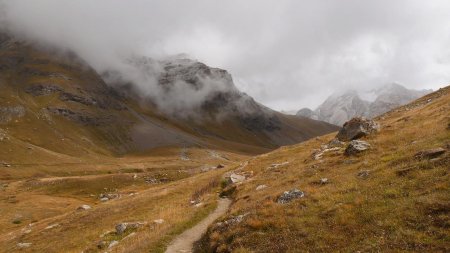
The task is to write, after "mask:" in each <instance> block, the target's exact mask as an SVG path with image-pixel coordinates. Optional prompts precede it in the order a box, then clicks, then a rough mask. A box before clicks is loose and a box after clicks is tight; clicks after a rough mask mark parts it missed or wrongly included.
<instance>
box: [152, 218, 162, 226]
mask: <svg viewBox="0 0 450 253" xmlns="http://www.w3.org/2000/svg"><path fill="white" fill-rule="evenodd" d="M153 222H154V223H156V224H158V225H161V224H163V223H164V220H163V219H157V220H153Z"/></svg>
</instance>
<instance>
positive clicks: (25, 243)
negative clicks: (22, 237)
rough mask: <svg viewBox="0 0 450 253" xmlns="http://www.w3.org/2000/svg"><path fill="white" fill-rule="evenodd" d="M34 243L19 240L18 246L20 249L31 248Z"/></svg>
mask: <svg viewBox="0 0 450 253" xmlns="http://www.w3.org/2000/svg"><path fill="white" fill-rule="evenodd" d="M31 245H32V243H31V242H19V243H18V244H17V247H18V248H20V249H25V248H29V247H31Z"/></svg>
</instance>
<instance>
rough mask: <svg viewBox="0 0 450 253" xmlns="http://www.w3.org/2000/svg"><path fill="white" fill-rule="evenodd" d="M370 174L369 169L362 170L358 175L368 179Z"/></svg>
mask: <svg viewBox="0 0 450 253" xmlns="http://www.w3.org/2000/svg"><path fill="white" fill-rule="evenodd" d="M369 174H370V173H369V171H368V170H362V171H360V172H358V174H357V176H358V177H359V178H363V179H366V178H368V177H369Z"/></svg>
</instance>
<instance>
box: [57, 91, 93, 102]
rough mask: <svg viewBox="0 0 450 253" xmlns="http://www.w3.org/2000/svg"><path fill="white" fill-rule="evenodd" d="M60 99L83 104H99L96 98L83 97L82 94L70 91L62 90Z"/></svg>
mask: <svg viewBox="0 0 450 253" xmlns="http://www.w3.org/2000/svg"><path fill="white" fill-rule="evenodd" d="M59 99H60V100H61V101H70V102H75V103H80V104H83V105H96V104H97V101H95V99H92V98H88V97H82V96H79V95H75V94H71V93H68V92H62V93H61V94H60V95H59Z"/></svg>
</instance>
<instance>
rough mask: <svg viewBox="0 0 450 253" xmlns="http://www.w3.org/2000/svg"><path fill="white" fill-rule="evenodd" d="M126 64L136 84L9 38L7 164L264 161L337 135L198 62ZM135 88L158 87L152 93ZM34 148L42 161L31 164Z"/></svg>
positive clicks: (0, 67)
mask: <svg viewBox="0 0 450 253" xmlns="http://www.w3.org/2000/svg"><path fill="white" fill-rule="evenodd" d="M127 64H128V67H129V69H130V70H131V71H130V72H133V73H134V74H135V76H136V77H137V78H136V79H134V80H131V79H130V80H127V79H126V78H125V77H123V76H120V75H121V73H118V72H114V71H111V72H109V73H97V72H96V71H95V70H94V69H93V68H92V67H90V66H89V65H88V64H87V63H86V62H84V61H83V60H82V59H80V58H79V57H78V56H76V55H75V54H73V53H71V52H64V51H60V50H56V49H53V48H50V47H48V46H42V45H37V44H34V43H31V42H28V41H23V40H17V39H15V38H12V37H11V36H9V35H6V34H2V35H1V36H0V89H1V91H2V92H1V94H0V129H1V131H2V132H3V133H4V135H5V136H7V137H8V148H6V149H5V148H2V149H1V151H0V160H4V162H7V163H19V162H20V163H27V162H36V159H37V160H42V161H48V160H53V159H54V157H55V156H58V157H60V158H63V159H67V160H72V159H74V158H77V157H97V156H98V155H99V154H101V155H106V156H111V155H112V156H117V155H119V156H122V155H126V154H137V153H142V152H150V151H152V150H155V149H160V148H174V149H178V150H179V149H180V148H185V147H204V148H211V149H223V150H233V151H235V152H244V153H260V152H264V151H267V150H270V149H274V148H276V147H279V146H280V145H286V144H293V143H297V142H300V141H304V140H306V139H309V138H312V137H314V136H317V135H321V134H324V133H327V132H330V131H334V130H335V127H334V126H332V125H330V124H327V123H324V122H319V121H315V120H311V119H306V118H297V117H293V116H287V115H283V114H281V113H277V112H275V111H273V110H271V109H269V108H266V107H264V106H262V105H260V104H259V103H257V102H256V101H254V100H253V99H252V98H251V97H250V96H248V95H246V94H244V93H241V92H240V91H239V90H237V88H236V87H235V86H234V84H233V81H232V78H231V75H230V74H228V72H227V71H225V70H222V69H217V68H211V67H209V66H207V65H205V64H203V63H200V62H197V61H193V60H189V59H169V60H164V61H156V60H152V59H149V58H136V59H130V60H129V61H128V62H127ZM155 64H156V65H157V66H158V72H157V73H156V72H154V71H153V70H154V68H151V66H153V65H155ZM118 75H119V76H118ZM139 78H141V79H139ZM136 80H138V81H139V80H144V81H146V80H156V82H155V84H154V85H153V86H150V89H148V88H146V85H145V84H144V85H143V84H142V83H138V81H136ZM133 82H135V83H133ZM148 83H151V82H150V81H149V82H148ZM1 144H2V143H0V145H1ZM26 147H30V148H33V150H34V152H35V153H36V156H34V157H30V156H28V155H27V154H28V153H29V150H30V149H27V148H26Z"/></svg>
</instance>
